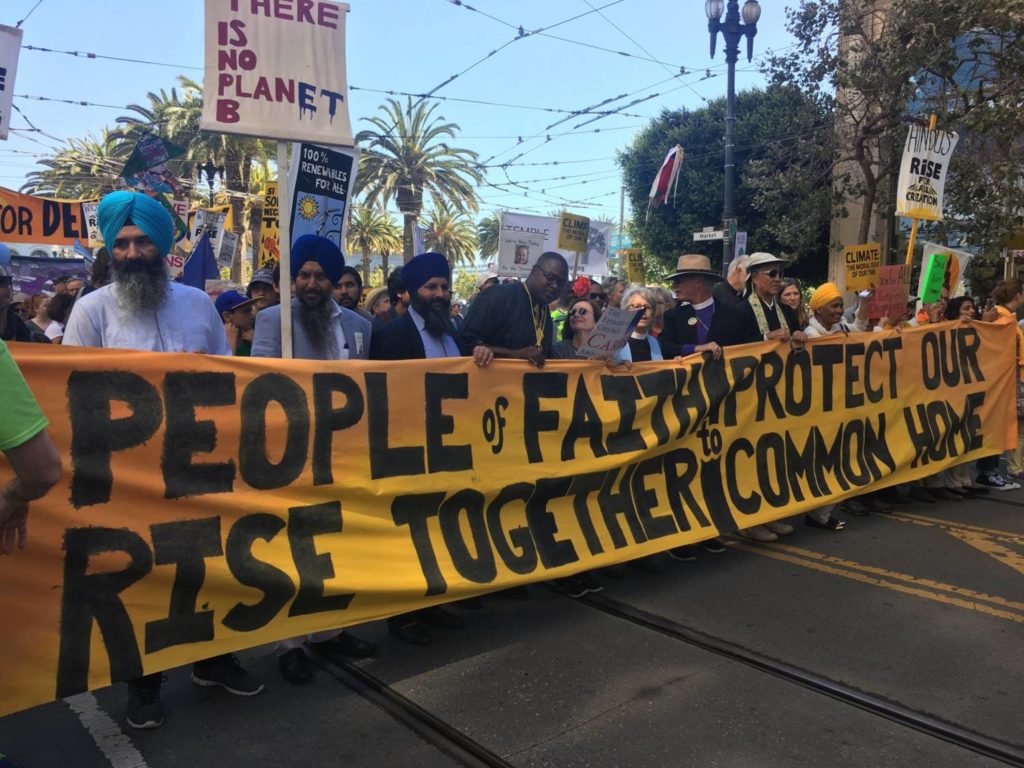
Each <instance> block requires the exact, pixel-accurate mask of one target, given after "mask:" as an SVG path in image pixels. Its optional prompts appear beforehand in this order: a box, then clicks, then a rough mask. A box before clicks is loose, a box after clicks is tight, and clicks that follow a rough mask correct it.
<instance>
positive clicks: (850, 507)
mask: <svg viewBox="0 0 1024 768" xmlns="http://www.w3.org/2000/svg"><path fill="white" fill-rule="evenodd" d="M839 509H841V510H842V511H843V512H846V513H847V514H849V515H856V516H857V517H867V516H868V515H870V514H871V510H870V509H868V508H867V507H866V506H864V503H863V502H862V501H861V500H860V499H847V500H846V501H843V502H840V503H839Z"/></svg>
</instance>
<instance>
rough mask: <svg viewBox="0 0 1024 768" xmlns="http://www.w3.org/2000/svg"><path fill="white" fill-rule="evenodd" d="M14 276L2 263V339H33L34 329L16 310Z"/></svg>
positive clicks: (0, 268) (0, 332)
mask: <svg viewBox="0 0 1024 768" xmlns="http://www.w3.org/2000/svg"><path fill="white" fill-rule="evenodd" d="M13 293H14V277H13V276H12V275H11V273H10V270H9V269H8V268H7V267H6V266H5V265H3V264H0V339H2V340H3V341H32V331H31V329H30V328H29V327H28V326H27V325H25V321H24V320H22V319H21V316H20V315H19V314H18V313H17V312H15V311H14V307H13V306H12V302H11V299H12V295H13Z"/></svg>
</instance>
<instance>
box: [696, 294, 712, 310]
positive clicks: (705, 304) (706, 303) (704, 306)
mask: <svg viewBox="0 0 1024 768" xmlns="http://www.w3.org/2000/svg"><path fill="white" fill-rule="evenodd" d="M714 303H715V297H714V296H709V297H708V299H707V301H702V302H701V303H700V304H693V305H692V306H693V308H694V309H707V308H708V307H710V306H711V305H712V304H714Z"/></svg>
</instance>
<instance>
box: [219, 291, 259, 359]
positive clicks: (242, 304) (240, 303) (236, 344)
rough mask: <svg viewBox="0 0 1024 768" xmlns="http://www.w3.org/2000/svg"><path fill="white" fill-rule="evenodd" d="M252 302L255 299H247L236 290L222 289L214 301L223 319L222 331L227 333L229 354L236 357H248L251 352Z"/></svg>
mask: <svg viewBox="0 0 1024 768" xmlns="http://www.w3.org/2000/svg"><path fill="white" fill-rule="evenodd" d="M254 302H255V299H247V298H246V297H245V296H243V295H242V294H240V293H239V292H238V291H224V293H222V294H221V295H220V296H218V297H217V300H216V301H215V302H214V306H216V308H217V313H218V314H219V315H220V319H221V320H223V321H224V333H225V334H227V338H228V346H229V347H231V354H233V355H235V356H236V357H249V355H251V354H252V326H253V322H254V319H253V318H254V315H253V304H254Z"/></svg>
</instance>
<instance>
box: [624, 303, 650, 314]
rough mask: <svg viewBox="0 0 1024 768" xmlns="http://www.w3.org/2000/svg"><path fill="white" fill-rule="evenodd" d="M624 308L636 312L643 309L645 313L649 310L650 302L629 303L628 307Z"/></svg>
mask: <svg viewBox="0 0 1024 768" xmlns="http://www.w3.org/2000/svg"><path fill="white" fill-rule="evenodd" d="M626 309H631V310H633V311H634V312H637V311H639V310H643V312H644V314H645V315H646V314H647V313H648V312H650V311H651V305H650V304H630V305H629V306H628V307H626Z"/></svg>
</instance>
